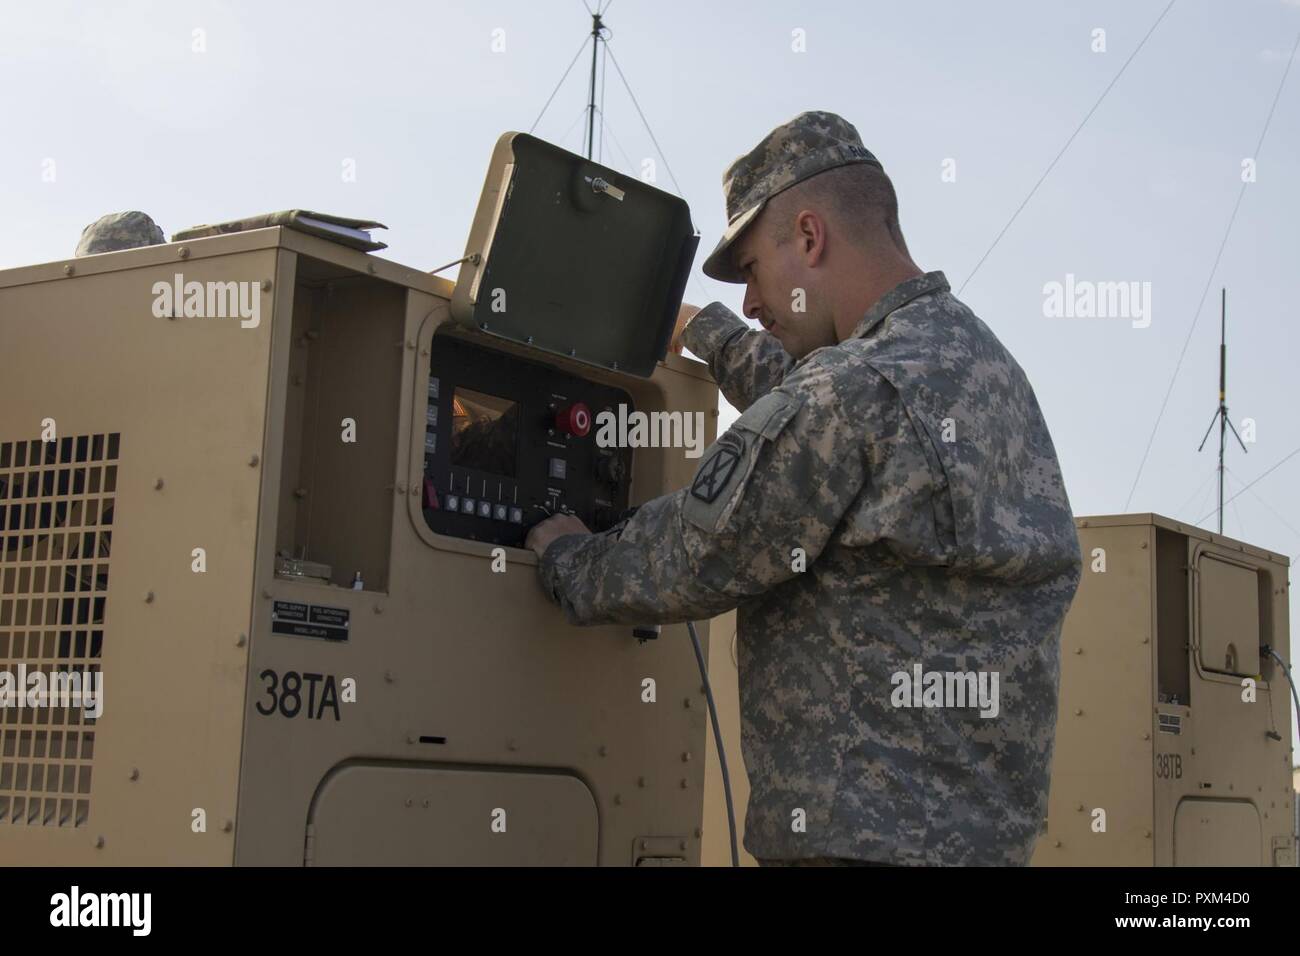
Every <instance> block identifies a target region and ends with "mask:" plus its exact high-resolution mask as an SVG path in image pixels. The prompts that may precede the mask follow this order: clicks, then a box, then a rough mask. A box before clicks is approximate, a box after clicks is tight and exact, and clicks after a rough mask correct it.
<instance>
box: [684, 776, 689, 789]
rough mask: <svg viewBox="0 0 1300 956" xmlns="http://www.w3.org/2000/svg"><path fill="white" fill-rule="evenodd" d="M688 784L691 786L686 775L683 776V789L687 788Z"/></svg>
mask: <svg viewBox="0 0 1300 956" xmlns="http://www.w3.org/2000/svg"><path fill="white" fill-rule="evenodd" d="M688 786H690V784H689V783H687V781H686V778H685V777H682V789H683V790H685V789H686V788H687V787H688Z"/></svg>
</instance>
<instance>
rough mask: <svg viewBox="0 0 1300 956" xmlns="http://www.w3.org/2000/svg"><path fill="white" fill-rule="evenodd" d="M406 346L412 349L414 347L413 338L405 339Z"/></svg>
mask: <svg viewBox="0 0 1300 956" xmlns="http://www.w3.org/2000/svg"><path fill="white" fill-rule="evenodd" d="M406 347H407V348H408V349H412V350H414V349H415V340H414V339H407V340H406Z"/></svg>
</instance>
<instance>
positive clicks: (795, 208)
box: [763, 163, 907, 250]
mask: <svg viewBox="0 0 1300 956" xmlns="http://www.w3.org/2000/svg"><path fill="white" fill-rule="evenodd" d="M810 208H811V209H817V210H824V211H827V212H828V213H829V214H830V216H831V217H832V218H834V219H835V220H836V221H837V222H838V223H839V224H840V225H842V226H843V227H844V228H845V229H846V230H847V231H848V234H849V236H850V237H851V238H852V239H854V240H856V241H858V242H861V241H864V240H866V239H867V237H868V236H870V235H871V234H872V232H874V231H875V230H876V229H877V228H878V227H879V226H880V225H881V224H883V225H884V226H885V228H886V229H887V230H888V232H889V235H890V236H891V237H892V238H893V240H894V244H895V245H896V246H898V247H899V248H900V249H903V250H906V248H907V246H906V244H905V243H904V241H903V230H902V229H901V228H900V226H899V224H898V195H897V193H895V192H894V184H893V183H892V182H890V179H889V176H888V175H886V174H885V171H884V170H883V169H881V168H880V167H879V166H875V165H873V164H870V163H854V164H852V165H848V166H837V167H835V168H834V169H828V170H827V171H826V172H824V173H818V174H817V175H816V176H813V177H811V178H809V179H806V180H804V181H803V182H801V183H798V184H796V185H794V186H791V187H790V188H789V189H786V190H783V191H782V192H780V193H778V194H777V195H775V196H773V197H772V198H771V199H770V200H768V204H767V208H766V209H765V210H764V212H763V215H764V218H765V219H766V220H767V223H766V228H768V229H770V230H771V233H770V234H771V236H772V238H773V241H775V242H776V243H777V245H782V244H784V243H786V242H789V241H790V240H791V239H792V238H793V237H794V217H795V214H796V213H798V212H799V211H800V210H801V209H810Z"/></svg>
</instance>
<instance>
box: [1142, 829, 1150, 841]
mask: <svg viewBox="0 0 1300 956" xmlns="http://www.w3.org/2000/svg"><path fill="white" fill-rule="evenodd" d="M1142 836H1144V837H1145V838H1146V839H1148V840H1150V839H1151V831H1150V830H1143V831H1142Z"/></svg>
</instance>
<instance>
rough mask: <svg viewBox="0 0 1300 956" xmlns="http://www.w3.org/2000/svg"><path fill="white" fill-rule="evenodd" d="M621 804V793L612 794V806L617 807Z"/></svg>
mask: <svg viewBox="0 0 1300 956" xmlns="http://www.w3.org/2000/svg"><path fill="white" fill-rule="evenodd" d="M622 804H623V797H622V795H621V794H617V793H616V794H614V806H616V807H618V806H622Z"/></svg>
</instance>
